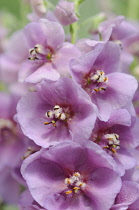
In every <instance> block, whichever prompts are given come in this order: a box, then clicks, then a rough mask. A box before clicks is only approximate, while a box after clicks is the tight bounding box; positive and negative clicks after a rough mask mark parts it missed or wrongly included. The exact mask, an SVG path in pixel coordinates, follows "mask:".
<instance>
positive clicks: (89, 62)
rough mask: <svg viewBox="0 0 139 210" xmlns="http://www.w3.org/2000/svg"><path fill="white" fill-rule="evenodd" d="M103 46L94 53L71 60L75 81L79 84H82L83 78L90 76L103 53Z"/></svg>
mask: <svg viewBox="0 0 139 210" xmlns="http://www.w3.org/2000/svg"><path fill="white" fill-rule="evenodd" d="M102 47H103V46H102V45H99V46H98V47H97V48H96V49H94V50H93V51H90V52H88V53H86V54H84V55H82V56H81V57H79V58H78V59H76V60H71V62H70V68H71V75H72V76H73V79H74V80H75V81H76V82H78V83H79V84H81V83H82V79H83V77H84V76H85V75H86V74H88V73H89V72H90V70H91V68H92V66H93V64H94V62H95V60H96V59H97V57H98V55H99V54H100V52H101V51H102Z"/></svg>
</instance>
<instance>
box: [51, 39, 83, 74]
mask: <svg viewBox="0 0 139 210" xmlns="http://www.w3.org/2000/svg"><path fill="white" fill-rule="evenodd" d="M80 55H81V53H80V51H79V50H78V48H77V47H76V46H74V45H73V44H71V43H68V42H65V43H64V44H63V45H62V47H61V48H60V49H59V50H57V52H56V54H55V57H54V59H53V61H52V63H53V65H54V66H55V68H56V70H57V71H58V72H59V74H60V75H61V76H70V69H69V62H70V60H71V59H73V58H76V57H79V56H80Z"/></svg>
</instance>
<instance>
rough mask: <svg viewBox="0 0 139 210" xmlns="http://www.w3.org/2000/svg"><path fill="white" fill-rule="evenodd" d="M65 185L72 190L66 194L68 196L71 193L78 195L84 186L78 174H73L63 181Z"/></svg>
mask: <svg viewBox="0 0 139 210" xmlns="http://www.w3.org/2000/svg"><path fill="white" fill-rule="evenodd" d="M65 184H66V185H67V187H69V188H70V189H72V190H69V191H67V192H66V194H69V193H71V192H74V193H78V191H79V190H83V189H84V187H85V186H86V184H85V183H84V182H83V181H82V179H81V175H80V173H78V172H75V173H74V174H73V175H72V176H70V177H69V178H66V179H65Z"/></svg>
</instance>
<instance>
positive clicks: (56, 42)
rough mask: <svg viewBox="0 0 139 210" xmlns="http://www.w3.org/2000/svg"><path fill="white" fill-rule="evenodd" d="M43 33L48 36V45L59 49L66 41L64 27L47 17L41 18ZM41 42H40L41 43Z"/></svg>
mask: <svg viewBox="0 0 139 210" xmlns="http://www.w3.org/2000/svg"><path fill="white" fill-rule="evenodd" d="M40 25H41V29H42V31H43V35H44V37H45V38H46V41H47V42H46V43H47V46H49V47H51V48H52V49H53V50H57V49H58V48H59V47H60V46H61V45H62V44H63V42H64V39H65V34H64V29H63V28H62V26H61V25H60V24H59V23H56V22H51V21H48V20H46V19H41V20H40ZM39 44H40V43H39Z"/></svg>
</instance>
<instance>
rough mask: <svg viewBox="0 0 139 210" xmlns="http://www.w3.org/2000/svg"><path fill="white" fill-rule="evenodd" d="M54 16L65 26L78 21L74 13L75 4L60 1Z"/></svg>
mask: <svg viewBox="0 0 139 210" xmlns="http://www.w3.org/2000/svg"><path fill="white" fill-rule="evenodd" d="M54 14H55V16H56V17H57V19H58V20H59V22H60V23H61V24H62V25H64V26H67V25H69V24H72V23H74V22H76V21H77V20H78V17H77V16H76V14H75V11H74V3H73V2H66V1H60V2H59V3H58V4H57V6H56V8H55V11H54Z"/></svg>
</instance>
